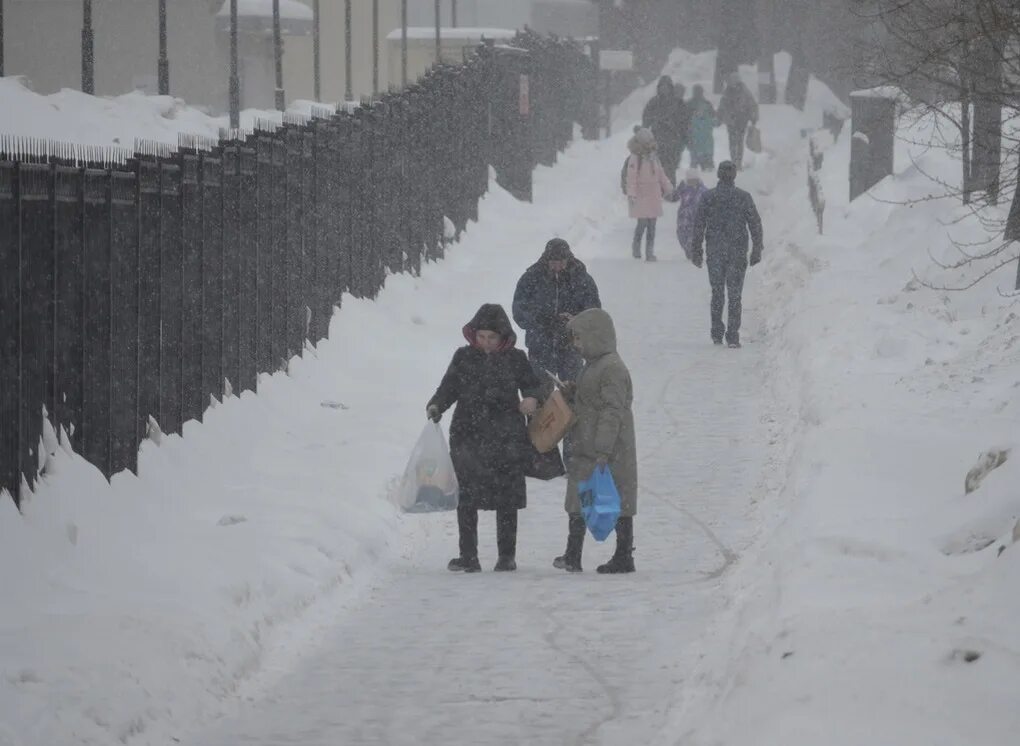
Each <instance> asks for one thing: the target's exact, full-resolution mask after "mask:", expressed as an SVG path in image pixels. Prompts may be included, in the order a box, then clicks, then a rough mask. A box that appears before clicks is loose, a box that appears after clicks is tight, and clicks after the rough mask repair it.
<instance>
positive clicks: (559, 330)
mask: <svg viewBox="0 0 1020 746" xmlns="http://www.w3.org/2000/svg"><path fill="white" fill-rule="evenodd" d="M601 305H602V302H601V300H600V299H599V289H598V286H597V285H596V284H595V280H594V279H592V276H591V275H590V274H588V268H587V267H585V266H584V262H582V261H581V260H580V259H578V258H577V257H576V256H574V253H573V252H572V251H571V250H570V244H568V243H567V242H566V241H564V240H563V239H562V238H553V239H551V240H550V241H549V242H548V243H547V244H546V245H545V251H544V252H543V253H542V257H541V258H540V259H539V260H538V261H537V262H535V263H534V264H533V265H531V267H529V268H528V270H527V271H526V272H525V273H524V274H523V275H522V276H521V279H520V280H518V282H517V288H516V289H515V290H514V304H513V315H514V321H516V322H517V326H519V327H521V328H522V329H524V331H525V338H524V339H525V344H526V345H527V348H528V357H530V358H531V363H532V365H533V366H534V368H535V373H536V374H537V375H538V378H539V380H540V381H542V382H543V385H544V386H546V387H547V388H551V380H550V379H549V376H548V375H547V374H546V372H545V371H549V372H550V373H552V374H554V375H555V376H557V377H558V378H559V379H560V380H561V381H573V380H574V379H576V378H577V374H578V372H579V371H580V370H581V365H582V364H583V363H582V360H581V355H580V354H579V353H578V352H577V350H575V349H574V346H573V344H572V343H571V336H570V332H569V331H567V323H568V322H569V321H570V320H571V319H572V318H574V316H576V315H577V314H579V313H581V311H585V310H587V309H589V308H599V307H601Z"/></svg>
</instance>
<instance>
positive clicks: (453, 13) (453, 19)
mask: <svg viewBox="0 0 1020 746" xmlns="http://www.w3.org/2000/svg"><path fill="white" fill-rule="evenodd" d="M450 26H452V27H453V28H457V0H450Z"/></svg>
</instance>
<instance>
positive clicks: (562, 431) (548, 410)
mask: <svg viewBox="0 0 1020 746" xmlns="http://www.w3.org/2000/svg"><path fill="white" fill-rule="evenodd" d="M573 422H574V413H573V412H572V411H570V407H569V406H568V405H567V400H566V399H564V398H563V394H562V393H561V392H560V390H559V389H554V390H553V392H552V394H551V395H550V396H549V398H548V399H546V400H545V404H543V405H542V408H541V409H540V410H538V412H537V413H536V414H535V416H534V417H532V418H531V422H530V423H529V424H528V435H530V436H531V442H532V444H533V445H534V446H535V450H537V451H538V452H539V453H548V452H549V451H551V450H552V449H553V448H555V447H556V446H557V444H559V442H560V441H561V440H563V437H564V436H565V435H566V434H567V431H568V430H569V429H570V425H571V424H572V423H573Z"/></svg>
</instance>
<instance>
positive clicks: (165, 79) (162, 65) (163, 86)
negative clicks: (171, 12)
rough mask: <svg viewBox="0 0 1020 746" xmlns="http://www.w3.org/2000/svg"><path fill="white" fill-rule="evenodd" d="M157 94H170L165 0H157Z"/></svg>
mask: <svg viewBox="0 0 1020 746" xmlns="http://www.w3.org/2000/svg"><path fill="white" fill-rule="evenodd" d="M158 67H159V95H160V96H169V95H170V59H169V58H168V57H167V51H166V0H159V65H158Z"/></svg>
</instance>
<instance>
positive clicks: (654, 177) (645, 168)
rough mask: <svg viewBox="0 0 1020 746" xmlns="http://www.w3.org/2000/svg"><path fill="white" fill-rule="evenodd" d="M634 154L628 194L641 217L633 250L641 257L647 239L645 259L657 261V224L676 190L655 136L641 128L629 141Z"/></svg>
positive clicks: (629, 161) (629, 165)
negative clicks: (642, 245)
mask: <svg viewBox="0 0 1020 746" xmlns="http://www.w3.org/2000/svg"><path fill="white" fill-rule="evenodd" d="M627 147H628V149H629V150H630V156H629V157H628V158H627V164H626V179H625V181H626V193H627V202H628V204H629V207H630V216H631V217H632V218H634V219H636V220H637V226H636V227H635V229H634V240H633V242H632V245H631V249H632V252H633V255H634V258H635V259H640V258H641V239H642V236H644V239H645V259H646V260H647V261H649V262H654V261H656V257H655V225H656V222H657V221H658V219H659V218H660V217H662V199H663V197H665V196H666V195H667V194H671V193H672V191H673V182H671V181H670V180H669V177H668V176H666V172H665V171H664V170H663V168H662V164H661V163H660V162H659V157H658V155H657V154H656V143H655V135H653V134H652V131H651V130H649V129H646V128H641V129H640V130H638V131H637V133H635V135H634V136H633V137H632V138H631V139H630V142H628V143H627Z"/></svg>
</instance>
